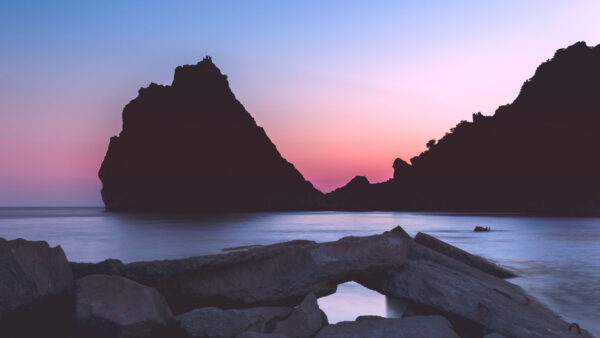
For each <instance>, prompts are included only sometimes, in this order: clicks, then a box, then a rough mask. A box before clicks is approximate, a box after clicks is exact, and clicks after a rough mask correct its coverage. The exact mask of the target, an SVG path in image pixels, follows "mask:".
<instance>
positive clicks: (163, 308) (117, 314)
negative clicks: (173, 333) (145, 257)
mask: <svg viewBox="0 0 600 338" xmlns="http://www.w3.org/2000/svg"><path fill="white" fill-rule="evenodd" d="M171 317H172V315H171V310H170V309H169V306H168V305H167V303H166V302H165V300H164V299H163V297H162V296H161V295H160V294H159V293H158V292H157V291H156V290H155V289H153V288H150V287H147V286H144V285H141V284H139V283H136V282H134V281H132V280H129V279H126V278H123V277H120V276H109V275H90V276H87V277H84V278H81V279H79V280H77V281H76V305H75V320H76V329H77V331H76V335H77V336H79V337H158V336H165V335H166V330H167V327H168V325H169V321H170V320H171Z"/></svg>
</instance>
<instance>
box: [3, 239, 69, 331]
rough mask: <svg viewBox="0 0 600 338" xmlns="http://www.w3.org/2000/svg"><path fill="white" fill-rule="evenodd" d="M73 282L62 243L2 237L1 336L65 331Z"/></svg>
mask: <svg viewBox="0 0 600 338" xmlns="http://www.w3.org/2000/svg"><path fill="white" fill-rule="evenodd" d="M73 285H74V284H73V275H72V273H71V269H69V265H68V262H67V258H66V256H65V253H64V252H63V250H62V248H61V247H60V246H57V247H54V248H52V247H50V246H49V245H48V243H47V242H44V241H26V240H23V239H15V240H11V241H7V240H5V239H3V238H0V336H8V337H10V336H14V335H19V336H29V335H31V336H35V335H37V333H44V334H48V333H49V332H51V333H54V334H56V335H60V334H65V333H66V330H67V327H68V323H69V321H70V317H71V315H72V313H73V298H72V294H73Z"/></svg>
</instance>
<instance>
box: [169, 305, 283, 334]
mask: <svg viewBox="0 0 600 338" xmlns="http://www.w3.org/2000/svg"><path fill="white" fill-rule="evenodd" d="M291 312H292V308H289V307H256V308H249V309H230V310H221V309H218V308H215V307H207V308H201V309H195V310H193V311H190V312H186V313H184V314H181V315H179V316H177V317H176V320H177V321H178V322H179V326H180V327H181V329H183V331H184V332H185V334H186V335H187V336H189V337H236V336H238V335H240V334H241V333H243V332H245V331H252V332H258V333H262V332H264V331H265V329H269V327H267V326H269V325H271V323H272V322H274V321H278V320H282V319H284V318H286V317H288V316H289V315H290V313H291Z"/></svg>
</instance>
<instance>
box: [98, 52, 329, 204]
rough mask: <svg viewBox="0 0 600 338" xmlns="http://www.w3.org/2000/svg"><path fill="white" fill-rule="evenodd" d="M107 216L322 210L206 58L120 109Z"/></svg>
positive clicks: (103, 171)
mask: <svg viewBox="0 0 600 338" xmlns="http://www.w3.org/2000/svg"><path fill="white" fill-rule="evenodd" d="M99 177H100V180H101V181H102V200H103V201H104V204H105V206H106V210H108V211H140V212H190V211H192V212H196V211H274V210H320V209H323V208H324V207H325V199H324V196H323V194H322V193H321V192H320V191H318V190H317V189H315V188H314V187H313V185H312V184H311V183H310V182H308V181H307V180H305V179H304V177H303V176H302V174H300V172H299V171H298V170H297V169H296V168H295V167H294V165H293V164H291V163H290V162H288V161H286V160H285V159H284V158H283V157H282V156H281V154H280V153H279V151H278V150H277V148H276V147H275V145H274V144H273V143H272V142H271V140H270V139H269V137H268V136H267V134H266V133H265V131H264V129H263V128H261V127H259V126H258V125H257V124H256V122H255V121H254V119H253V118H252V116H250V114H249V113H248V112H247V111H246V109H245V108H244V106H243V105H242V104H241V103H240V102H239V101H238V100H237V99H236V97H235V95H234V94H233V92H232V91H231V89H230V88H229V83H228V81H227V76H225V75H223V74H222V73H221V71H220V70H219V68H217V66H215V64H214V63H213V62H212V60H211V59H210V57H206V58H205V59H204V60H202V61H201V62H199V63H198V64H196V65H186V66H182V67H177V69H175V75H174V79H173V83H172V84H171V85H170V86H162V85H156V84H154V83H153V84H150V86H149V87H147V88H142V89H140V91H139V95H138V97H137V98H135V99H134V100H132V101H131V102H129V103H128V104H127V105H126V106H125V108H124V109H123V130H122V131H121V133H120V134H119V136H114V137H112V138H111V139H110V144H109V146H108V151H107V152H106V156H105V158H104V161H103V162H102V166H101V168H100V171H99Z"/></svg>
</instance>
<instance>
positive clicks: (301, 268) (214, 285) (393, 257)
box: [72, 227, 410, 313]
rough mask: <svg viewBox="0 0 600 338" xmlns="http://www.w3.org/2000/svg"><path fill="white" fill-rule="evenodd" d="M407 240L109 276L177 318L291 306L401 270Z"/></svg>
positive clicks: (398, 236) (266, 253) (283, 248)
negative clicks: (145, 289)
mask: <svg viewBox="0 0 600 338" xmlns="http://www.w3.org/2000/svg"><path fill="white" fill-rule="evenodd" d="M409 240H410V238H407V235H406V233H405V232H404V230H402V229H401V228H400V227H397V228H396V229H394V230H392V231H389V232H386V233H384V234H382V235H375V236H367V237H345V238H342V239H340V240H338V241H335V242H327V243H319V244H318V243H315V242H311V241H291V242H286V243H280V244H274V245H268V246H264V247H260V248H254V249H249V250H247V251H237V252H231V253H227V254H220V255H208V256H199V257H192V258H187V259H177V260H164V261H152V262H136V263H129V264H122V263H121V264H120V265H119V266H112V267H111V271H113V272H115V274H119V275H122V276H125V277H127V278H129V279H132V280H135V281H137V282H139V283H142V284H144V285H149V286H152V287H155V288H157V289H158V290H159V291H160V292H161V294H163V295H164V296H165V297H166V299H167V301H168V302H169V304H170V306H171V309H172V310H173V311H174V312H175V313H182V312H185V311H190V310H192V309H195V308H199V307H210V306H215V307H219V308H236V307H237V308H244V307H253V306H264V305H278V306H281V305H284V306H293V305H297V304H299V303H300V302H301V301H302V300H303V299H304V297H305V295H307V294H309V293H311V292H312V293H314V294H315V295H317V296H318V297H321V296H326V295H329V294H332V293H334V292H335V291H336V289H337V285H338V284H340V283H344V282H347V281H351V280H354V279H358V278H361V277H362V278H367V277H368V276H369V275H371V274H373V273H376V272H381V271H384V270H386V269H389V268H392V267H397V266H400V265H402V264H403V262H404V259H405V255H406V248H407V242H408V241H409ZM72 267H73V269H74V273H75V275H77V276H82V275H85V274H89V273H95V267H98V269H100V271H106V264H105V263H100V264H98V265H94V264H83V265H80V264H72Z"/></svg>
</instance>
